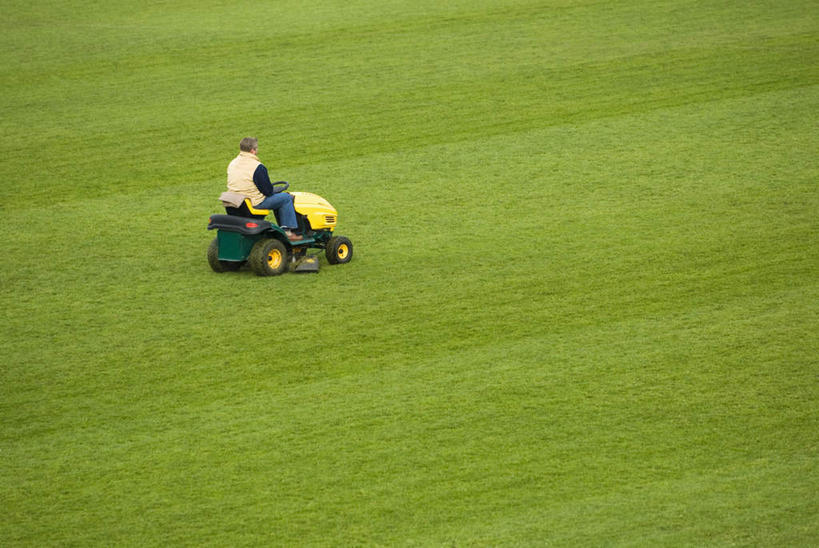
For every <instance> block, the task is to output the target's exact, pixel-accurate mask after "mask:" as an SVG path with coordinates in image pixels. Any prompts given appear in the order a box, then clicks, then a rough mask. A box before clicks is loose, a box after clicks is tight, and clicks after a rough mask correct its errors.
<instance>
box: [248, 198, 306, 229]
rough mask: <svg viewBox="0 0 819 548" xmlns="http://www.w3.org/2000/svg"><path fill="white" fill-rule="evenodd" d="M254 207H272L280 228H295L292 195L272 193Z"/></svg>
mask: <svg viewBox="0 0 819 548" xmlns="http://www.w3.org/2000/svg"><path fill="white" fill-rule="evenodd" d="M253 207H255V208H256V209H272V210H273V211H275V212H276V219H278V221H279V226H281V227H282V228H297V227H298V226H299V222H298V220H297V219H296V209H295V208H294V207H293V195H292V194H288V193H287V192H279V193H278V194H272V195H270V196H268V197H266V198H265V199H264V200H262V201H261V202H260V203H259V204H257V205H255V206H253Z"/></svg>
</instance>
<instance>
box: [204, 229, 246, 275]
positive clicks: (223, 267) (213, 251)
mask: <svg viewBox="0 0 819 548" xmlns="http://www.w3.org/2000/svg"><path fill="white" fill-rule="evenodd" d="M208 264H209V265H210V267H211V269H213V271H214V272H219V273H222V272H235V271H237V270H239V269H240V268H242V263H241V262H236V261H220V260H219V238H214V239H213V241H212V242H211V243H210V245H209V246H208Z"/></svg>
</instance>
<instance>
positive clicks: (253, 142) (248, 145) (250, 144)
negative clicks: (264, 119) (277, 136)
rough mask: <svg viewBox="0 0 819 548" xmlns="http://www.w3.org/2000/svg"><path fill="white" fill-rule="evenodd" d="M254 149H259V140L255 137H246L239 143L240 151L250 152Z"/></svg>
mask: <svg viewBox="0 0 819 548" xmlns="http://www.w3.org/2000/svg"><path fill="white" fill-rule="evenodd" d="M254 148H256V149H258V148H259V140H258V139H257V138H255V137H245V138H244V139H242V140H241V142H240V143H239V150H242V151H244V152H250V151H251V150H253V149H254Z"/></svg>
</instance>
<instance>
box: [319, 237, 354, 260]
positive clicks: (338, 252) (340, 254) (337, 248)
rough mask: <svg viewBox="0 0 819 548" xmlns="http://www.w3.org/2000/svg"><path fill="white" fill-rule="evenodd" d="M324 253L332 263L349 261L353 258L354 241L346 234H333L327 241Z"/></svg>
mask: <svg viewBox="0 0 819 548" xmlns="http://www.w3.org/2000/svg"><path fill="white" fill-rule="evenodd" d="M324 255H325V256H326V257H327V262H328V263H330V264H344V263H349V262H350V260H351V259H352V258H353V242H351V241H350V239H349V238H346V237H344V236H333V237H332V238H330V240H329V241H328V242H327V249H325V250H324Z"/></svg>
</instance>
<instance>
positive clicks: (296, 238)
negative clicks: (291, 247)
mask: <svg viewBox="0 0 819 548" xmlns="http://www.w3.org/2000/svg"><path fill="white" fill-rule="evenodd" d="M285 234H287V239H288V240H290V241H291V242H298V241H299V240H303V239H304V238H302V237H301V236H299V235H298V234H296V233H295V232H293V231H291V230H287V231H285Z"/></svg>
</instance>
